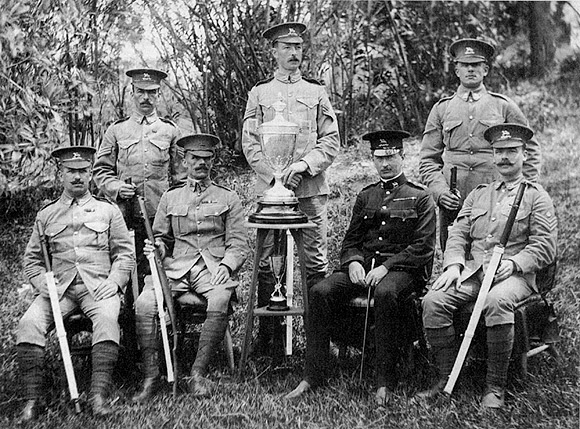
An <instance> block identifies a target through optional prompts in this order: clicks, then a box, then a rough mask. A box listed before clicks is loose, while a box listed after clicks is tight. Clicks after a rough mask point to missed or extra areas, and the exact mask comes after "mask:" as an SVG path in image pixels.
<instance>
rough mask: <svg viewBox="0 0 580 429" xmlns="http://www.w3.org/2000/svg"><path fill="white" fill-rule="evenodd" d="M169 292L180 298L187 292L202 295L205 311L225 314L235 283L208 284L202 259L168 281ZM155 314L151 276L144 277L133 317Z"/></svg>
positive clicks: (206, 271) (209, 276)
mask: <svg viewBox="0 0 580 429" xmlns="http://www.w3.org/2000/svg"><path fill="white" fill-rule="evenodd" d="M168 280H169V285H170V287H171V291H172V292H173V295H174V296H180V295H182V294H184V293H188V291H194V292H196V293H198V294H200V295H203V296H204V297H205V299H206V300H207V311H208V312H210V311H216V312H221V313H227V311H228V305H229V302H230V298H231V296H232V293H233V290H234V289H235V288H236V286H237V282H235V281H233V280H228V281H227V282H226V283H224V284H221V285H216V286H213V285H211V284H210V280H211V273H210V272H209V270H208V269H207V267H206V266H205V263H204V262H203V259H201V258H200V259H199V261H198V262H197V263H196V264H195V265H194V266H193V268H192V269H191V270H190V271H189V272H188V273H187V274H186V275H185V276H183V277H182V278H180V279H177V280H174V279H168ZM156 314H157V300H156V299H155V289H154V288H153V279H152V277H151V276H147V277H145V287H144V288H143V292H141V294H140V295H139V298H137V301H136V302H135V315H136V317H137V319H138V320H139V319H140V318H152V317H155V315H156Z"/></svg>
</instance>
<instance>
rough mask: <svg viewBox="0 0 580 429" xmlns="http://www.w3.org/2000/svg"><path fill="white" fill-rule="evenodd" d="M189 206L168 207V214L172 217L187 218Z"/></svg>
mask: <svg viewBox="0 0 580 429" xmlns="http://www.w3.org/2000/svg"><path fill="white" fill-rule="evenodd" d="M187 208H188V206H187V204H179V205H174V206H169V207H167V214H168V215H171V216H187Z"/></svg>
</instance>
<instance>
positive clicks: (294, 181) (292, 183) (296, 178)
mask: <svg viewBox="0 0 580 429" xmlns="http://www.w3.org/2000/svg"><path fill="white" fill-rule="evenodd" d="M300 182H302V174H300V173H296V174H294V175H293V176H292V178H291V179H290V180H289V182H288V183H286V184H285V186H286V187H287V188H288V189H291V190H294V189H296V188H297V187H298V185H300Z"/></svg>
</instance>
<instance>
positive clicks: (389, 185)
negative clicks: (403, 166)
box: [381, 171, 407, 191]
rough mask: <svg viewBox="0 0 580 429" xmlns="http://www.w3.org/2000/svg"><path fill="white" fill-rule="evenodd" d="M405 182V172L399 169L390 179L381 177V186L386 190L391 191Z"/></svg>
mask: <svg viewBox="0 0 580 429" xmlns="http://www.w3.org/2000/svg"><path fill="white" fill-rule="evenodd" d="M405 183H407V178H406V177H405V174H403V172H402V171H401V172H400V173H399V175H398V176H397V177H393V178H392V179H389V180H383V179H381V188H383V189H384V190H386V191H392V190H393V189H395V188H397V187H399V186H401V185H403V184H405Z"/></svg>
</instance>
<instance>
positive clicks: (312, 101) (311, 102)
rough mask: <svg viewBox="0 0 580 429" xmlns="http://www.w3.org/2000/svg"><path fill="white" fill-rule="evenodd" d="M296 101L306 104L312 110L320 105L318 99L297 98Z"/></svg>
mask: <svg viewBox="0 0 580 429" xmlns="http://www.w3.org/2000/svg"><path fill="white" fill-rule="evenodd" d="M296 101H298V102H299V103H302V104H304V105H305V106H307V107H308V108H309V109H312V108H313V107H314V106H316V105H317V104H318V98H314V97H296Z"/></svg>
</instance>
